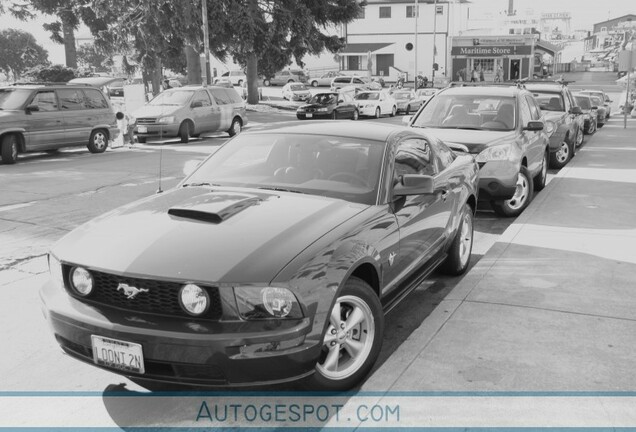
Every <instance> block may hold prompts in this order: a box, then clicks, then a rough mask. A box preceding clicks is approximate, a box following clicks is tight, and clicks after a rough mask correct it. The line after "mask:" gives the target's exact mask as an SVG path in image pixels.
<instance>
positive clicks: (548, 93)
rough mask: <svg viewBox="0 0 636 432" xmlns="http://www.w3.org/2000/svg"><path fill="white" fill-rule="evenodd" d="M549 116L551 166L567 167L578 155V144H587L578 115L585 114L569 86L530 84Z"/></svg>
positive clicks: (547, 126) (547, 125)
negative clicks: (584, 141)
mask: <svg viewBox="0 0 636 432" xmlns="http://www.w3.org/2000/svg"><path fill="white" fill-rule="evenodd" d="M525 87H526V88H527V89H528V90H529V91H530V92H532V95H533V96H534V98H535V99H536V101H537V103H538V104H539V107H540V108H541V110H542V111H543V112H544V114H545V120H546V123H545V128H546V132H547V133H548V136H549V137H550V166H551V167H552V168H562V167H564V166H565V165H566V164H567V163H568V162H569V161H570V159H572V158H573V157H574V155H575V154H576V147H577V143H582V142H583V129H582V128H580V126H579V122H578V120H577V116H579V115H581V114H582V113H583V112H582V111H581V108H580V107H578V106H577V105H576V102H575V101H574V97H573V96H572V93H571V92H570V90H569V89H568V87H567V85H564V84H561V83H559V82H556V81H555V82H541V83H527V84H526V85H525Z"/></svg>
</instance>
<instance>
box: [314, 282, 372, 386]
mask: <svg viewBox="0 0 636 432" xmlns="http://www.w3.org/2000/svg"><path fill="white" fill-rule="evenodd" d="M383 332H384V314H383V312H382V305H381V304H380V300H379V299H378V296H377V295H376V294H375V293H374V292H373V289H372V288H371V287H370V286H369V284H367V283H366V282H364V281H363V280H361V279H358V278H356V277H353V276H352V277H351V278H349V280H347V281H346V282H345V286H344V288H343V289H342V292H341V293H340V295H339V296H338V298H337V299H336V301H335V304H334V305H333V308H332V310H331V314H330V316H329V323H328V325H327V330H326V332H325V335H324V337H323V342H322V353H321V356H320V358H319V360H318V363H317V364H316V373H314V375H313V376H312V378H311V383H310V385H311V387H312V388H316V389H320V390H330V391H342V390H348V389H350V388H351V387H353V386H354V385H356V384H357V383H359V382H360V380H362V378H364V376H365V375H366V374H367V373H369V371H370V370H371V368H372V367H373V364H374V363H375V361H376V359H377V358H378V354H379V353H380V348H381V346H382V333H383Z"/></svg>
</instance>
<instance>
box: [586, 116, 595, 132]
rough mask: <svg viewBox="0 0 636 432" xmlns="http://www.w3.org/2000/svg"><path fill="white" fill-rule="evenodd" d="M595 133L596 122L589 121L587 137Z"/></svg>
mask: <svg viewBox="0 0 636 432" xmlns="http://www.w3.org/2000/svg"><path fill="white" fill-rule="evenodd" d="M594 132H596V120H590V124H589V125H588V126H587V133H588V135H592V134H593V133H594Z"/></svg>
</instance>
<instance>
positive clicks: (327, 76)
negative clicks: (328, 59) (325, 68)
mask: <svg viewBox="0 0 636 432" xmlns="http://www.w3.org/2000/svg"><path fill="white" fill-rule="evenodd" d="M337 76H342V74H341V73H340V72H334V71H330V72H327V73H324V74H322V75H320V76H319V77H317V78H310V79H309V84H310V85H311V86H312V87H318V86H321V87H322V86H331V81H332V80H333V79H334V78H335V77H337Z"/></svg>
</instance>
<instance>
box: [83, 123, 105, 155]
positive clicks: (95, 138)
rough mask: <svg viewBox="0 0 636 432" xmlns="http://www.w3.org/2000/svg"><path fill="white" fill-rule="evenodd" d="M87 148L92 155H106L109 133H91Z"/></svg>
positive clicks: (103, 131) (96, 131) (95, 131)
mask: <svg viewBox="0 0 636 432" xmlns="http://www.w3.org/2000/svg"><path fill="white" fill-rule="evenodd" d="M86 147H87V148H88V151H89V152H91V153H104V152H105V151H106V147H108V132H107V131H106V130H104V129H95V130H94V131H93V132H91V136H90V138H89V139H88V145H87V146H86Z"/></svg>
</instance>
